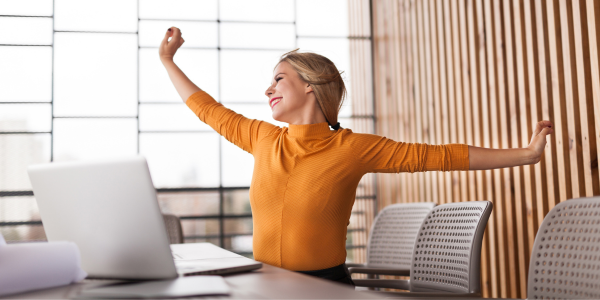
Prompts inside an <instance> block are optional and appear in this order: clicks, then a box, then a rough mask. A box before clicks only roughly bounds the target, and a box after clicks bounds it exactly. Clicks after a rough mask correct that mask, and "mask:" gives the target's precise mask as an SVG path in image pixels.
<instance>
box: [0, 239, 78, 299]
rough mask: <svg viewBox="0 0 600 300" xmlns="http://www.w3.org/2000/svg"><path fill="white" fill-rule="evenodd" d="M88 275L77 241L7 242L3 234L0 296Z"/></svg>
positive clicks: (67, 281)
mask: <svg viewBox="0 0 600 300" xmlns="http://www.w3.org/2000/svg"><path fill="white" fill-rule="evenodd" d="M86 276H87V273H85V271H83V270H82V269H81V258H80V254H79V248H77V245H75V244H74V243H71V242H49V243H45V242H40V243H21V244H10V245H6V244H5V243H4V238H2V235H0V296H5V295H10V294H16V293H21V292H26V291H31V290H37V289H44V288H50V287H55V286H61V285H67V284H71V283H73V282H77V281H80V280H82V279H84V278H85V277H86Z"/></svg>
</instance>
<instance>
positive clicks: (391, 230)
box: [367, 202, 435, 270]
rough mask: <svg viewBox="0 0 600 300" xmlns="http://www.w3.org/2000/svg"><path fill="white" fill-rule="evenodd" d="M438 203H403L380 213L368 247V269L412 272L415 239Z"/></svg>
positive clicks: (374, 224)
mask: <svg viewBox="0 0 600 300" xmlns="http://www.w3.org/2000/svg"><path fill="white" fill-rule="evenodd" d="M434 206H435V203H431V202H429V203H400V204H392V205H388V206H387V207H385V208H384V209H383V210H381V211H380V212H379V214H377V217H376V218H375V221H374V222H373V226H372V227H371V232H370V234H369V243H368V246H367V267H372V268H393V269H405V270H409V269H410V261H411V259H412V251H413V247H414V245H415V238H416V237H417V233H418V232H419V228H420V227H421V223H422V222H423V219H425V217H426V216H427V214H428V213H429V212H430V211H431V209H432V208H433V207H434Z"/></svg>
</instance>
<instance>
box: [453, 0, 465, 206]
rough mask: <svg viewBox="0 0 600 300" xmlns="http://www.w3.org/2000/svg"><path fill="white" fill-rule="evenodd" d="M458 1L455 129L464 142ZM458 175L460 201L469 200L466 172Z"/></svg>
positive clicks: (455, 8) (455, 18)
mask: <svg viewBox="0 0 600 300" xmlns="http://www.w3.org/2000/svg"><path fill="white" fill-rule="evenodd" d="M458 1H460V0H451V2H450V4H451V10H452V35H453V37H454V42H453V49H452V50H453V54H454V55H453V58H452V59H453V64H454V80H455V87H456V119H457V124H456V130H457V131H458V132H457V137H458V142H459V143H462V144H464V143H466V142H467V140H466V137H465V132H466V131H465V117H464V107H463V99H464V96H463V82H462V67H463V66H462V63H461V55H460V54H461V45H462V38H461V35H460V32H461V27H460V26H459V23H460V22H459V17H458ZM459 176H460V182H461V184H460V195H461V198H460V201H468V200H469V194H470V192H469V189H468V188H467V184H468V182H467V172H465V171H463V172H459Z"/></svg>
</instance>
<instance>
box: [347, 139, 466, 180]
mask: <svg viewBox="0 0 600 300" xmlns="http://www.w3.org/2000/svg"><path fill="white" fill-rule="evenodd" d="M356 144H357V145H360V146H359V147H356V148H355V149H356V150H357V151H358V152H357V154H358V159H359V161H360V163H361V164H362V166H363V167H364V168H365V172H366V173H371V172H379V173H400V172H409V173H414V172H425V171H458V170H469V147H468V146H467V145H463V144H447V145H427V144H413V143H403V142H396V141H393V140H391V139H388V138H386V137H382V136H378V135H374V134H359V137H358V141H357V143H356Z"/></svg>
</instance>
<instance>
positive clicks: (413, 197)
mask: <svg viewBox="0 0 600 300" xmlns="http://www.w3.org/2000/svg"><path fill="white" fill-rule="evenodd" d="M372 14H373V15H372V18H373V43H374V48H373V49H374V51H373V55H374V89H375V115H376V130H375V131H376V133H377V134H380V135H384V136H387V137H389V138H392V139H395V140H398V141H405V142H420V143H428V144H446V143H465V144H469V145H474V146H481V147H490V148H517V147H524V146H526V145H528V144H529V140H530V139H531V134H532V128H534V125H535V123H536V122H537V121H539V120H551V121H552V122H553V123H554V130H555V134H554V135H552V136H551V138H549V139H548V145H547V148H546V150H545V154H544V157H543V158H542V161H541V162H540V163H538V164H536V165H532V166H523V167H515V168H506V169H499V170H492V171H476V172H429V173H415V174H399V175H398V174H381V175H377V182H378V184H377V188H378V198H379V200H378V201H379V206H378V207H379V209H381V208H383V207H385V206H386V205H389V204H392V203H398V202H420V201H433V202H437V203H438V204H442V203H447V202H458V201H472V200H490V201H492V202H493V203H494V211H493V214H492V216H491V218H490V220H489V223H488V226H487V231H486V235H485V240H484V247H483V250H482V289H483V292H484V296H486V297H512V298H525V297H526V296H527V295H526V290H527V274H528V266H529V255H530V253H531V251H532V249H531V247H532V245H533V242H534V239H535V235H536V232H537V229H538V227H539V225H540V222H541V221H542V220H543V218H544V216H545V215H546V214H547V213H548V211H549V210H550V209H551V208H552V207H554V205H556V204H557V203H558V202H561V201H565V200H567V199H570V198H578V197H587V196H592V195H598V194H600V188H599V185H600V182H599V176H598V156H599V153H598V151H599V150H600V78H599V76H600V75H599V72H598V70H599V66H598V47H599V46H598V43H599V40H600V36H599V32H598V31H599V30H600V28H599V27H600V1H594V0H514V1H513V0H444V1H441V0H440V1H434V0H431V1H430V0H372Z"/></svg>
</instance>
